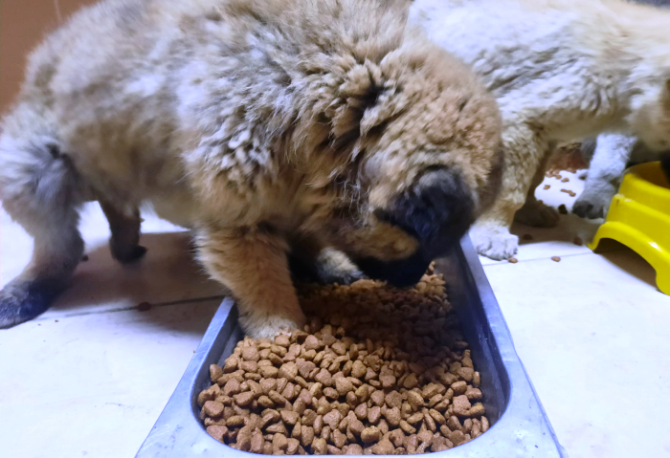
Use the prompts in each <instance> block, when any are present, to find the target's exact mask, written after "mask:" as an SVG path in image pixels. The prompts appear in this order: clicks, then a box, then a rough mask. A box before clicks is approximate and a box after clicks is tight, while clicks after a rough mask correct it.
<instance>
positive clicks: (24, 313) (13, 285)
mask: <svg viewBox="0 0 670 458" xmlns="http://www.w3.org/2000/svg"><path fill="white" fill-rule="evenodd" d="M62 290H63V284H62V283H61V282H56V281H51V280H38V281H34V282H26V281H21V282H10V283H9V284H8V285H7V286H5V287H4V288H3V289H2V291H1V292H0V329H6V328H11V327H12V326H15V325H17V324H20V323H23V322H24V321H28V320H31V319H33V318H35V317H36V316H38V315H41V314H42V313H44V312H45V311H46V310H47V309H48V308H49V307H50V306H51V305H52V304H53V303H54V301H55V300H56V298H57V297H58V295H59V294H60V293H61V291H62Z"/></svg>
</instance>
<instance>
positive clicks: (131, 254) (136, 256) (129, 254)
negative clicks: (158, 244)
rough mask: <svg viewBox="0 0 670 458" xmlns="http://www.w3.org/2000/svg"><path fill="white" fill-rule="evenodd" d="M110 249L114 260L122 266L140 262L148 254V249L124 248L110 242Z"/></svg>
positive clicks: (139, 247)
mask: <svg viewBox="0 0 670 458" xmlns="http://www.w3.org/2000/svg"><path fill="white" fill-rule="evenodd" d="M110 249H111V251H112V256H113V257H114V259H116V260H117V261H119V262H120V263H121V264H130V263H133V262H136V261H139V260H140V259H142V258H143V257H144V255H145V254H146V253H147V249H146V248H144V247H143V246H140V245H132V246H123V245H117V244H115V243H114V242H110Z"/></svg>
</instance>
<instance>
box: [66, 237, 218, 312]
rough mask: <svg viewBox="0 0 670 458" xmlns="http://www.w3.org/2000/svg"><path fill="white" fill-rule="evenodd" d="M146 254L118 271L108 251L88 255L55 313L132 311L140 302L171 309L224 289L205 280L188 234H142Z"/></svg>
mask: <svg viewBox="0 0 670 458" xmlns="http://www.w3.org/2000/svg"><path fill="white" fill-rule="evenodd" d="M140 243H141V244H142V245H143V246H145V247H146V248H147V250H148V251H147V254H146V255H145V256H144V258H142V259H141V260H139V261H138V262H137V263H134V264H130V265H121V264H119V263H118V262H116V261H115V260H113V259H112V257H111V254H110V252H109V248H108V247H107V245H106V244H105V245H100V246H94V247H91V248H90V249H89V250H87V256H88V261H86V262H82V263H80V265H79V267H78V268H77V271H76V272H75V274H74V277H73V279H72V283H71V286H70V288H69V289H68V290H66V291H65V292H64V293H63V295H62V296H61V297H60V298H59V299H58V301H57V302H56V304H55V305H54V306H53V308H54V309H55V310H59V311H76V310H78V309H82V308H84V307H86V308H88V309H91V308H92V310H91V311H95V308H96V307H97V306H101V307H102V306H105V308H112V309H115V308H131V307H133V306H137V305H139V304H140V303H143V302H149V303H151V304H165V303H174V302H178V301H186V300H193V299H199V298H209V297H216V296H222V295H223V294H224V290H223V287H222V286H221V285H220V284H219V283H217V282H215V281H213V280H210V279H208V278H207V276H206V275H205V273H204V271H203V269H202V267H201V266H200V265H199V264H198V263H197V262H196V261H195V259H194V256H193V253H194V250H193V246H192V244H191V241H190V236H189V233H188V232H169V233H151V234H143V235H142V239H141V242H140Z"/></svg>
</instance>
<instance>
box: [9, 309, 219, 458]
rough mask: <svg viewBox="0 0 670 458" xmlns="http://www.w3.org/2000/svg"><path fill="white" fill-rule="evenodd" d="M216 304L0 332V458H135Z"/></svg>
mask: <svg viewBox="0 0 670 458" xmlns="http://www.w3.org/2000/svg"><path fill="white" fill-rule="evenodd" d="M219 304H220V301H219V300H209V301H204V302H191V303H182V304H179V305H173V306H163V307H153V308H152V309H150V310H149V311H146V312H139V311H137V310H130V311H120V312H116V313H96V314H90V315H83V316H76V317H69V318H68V317H65V318H61V319H59V320H49V321H44V320H43V321H41V322H40V321H33V322H29V323H25V324H24V325H21V326H19V327H16V328H13V329H10V330H6V331H2V332H0V361H2V366H3V368H2V371H1V372H0V393H2V396H0V412H2V414H1V415H0V444H2V446H1V447H0V448H1V449H2V453H1V454H2V456H7V457H26V458H28V457H30V458H41V457H50V458H53V457H63V458H66V457H67V458H72V457H80V456H90V457H96V458H120V457H132V456H134V455H135V453H136V452H137V450H138V449H139V447H140V445H141V444H142V442H143V440H144V438H145V437H146V435H147V434H148V433H149V430H150V429H151V427H152V426H153V424H154V422H155V421H156V419H157V418H158V415H159V414H160V412H161V411H162V409H163V407H164V406H165V404H166V403H167V400H168V398H169V397H170V395H171V394H172V392H173V390H174V389H175V387H176V385H177V382H178V381H179V379H180V378H181V376H182V375H183V372H184V370H185V368H186V366H187V364H188V362H189V361H190V359H191V357H192V356H193V353H194V351H195V349H196V348H197V346H198V344H199V342H200V339H201V337H202V335H203V333H204V331H205V329H206V328H207V326H208V324H209V321H210V320H211V318H212V316H213V314H214V312H215V311H216V309H217V307H218V306H219Z"/></svg>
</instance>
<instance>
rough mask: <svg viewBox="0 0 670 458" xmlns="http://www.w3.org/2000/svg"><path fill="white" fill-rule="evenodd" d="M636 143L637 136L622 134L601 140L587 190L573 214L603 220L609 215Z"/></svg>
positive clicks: (577, 201)
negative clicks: (608, 212) (611, 203)
mask: <svg viewBox="0 0 670 458" xmlns="http://www.w3.org/2000/svg"><path fill="white" fill-rule="evenodd" d="M636 142H637V140H636V139H635V138H634V137H628V136H626V135H620V134H603V135H600V136H599V137H598V140H597V143H596V148H595V151H594V153H593V157H592V159H591V164H590V165H589V171H588V175H587V177H586V183H585V184H584V191H583V192H582V194H581V195H580V196H579V198H578V199H577V200H576V201H575V204H574V206H573V207H572V212H573V213H574V214H576V215H578V216H580V217H582V218H589V219H595V218H602V217H604V216H605V215H606V214H607V210H608V208H609V205H610V202H611V201H612V198H613V197H614V194H616V192H617V190H618V189H619V185H620V184H621V178H622V177H623V174H624V171H625V170H626V164H628V161H629V160H630V158H631V154H632V151H633V148H634V147H635V144H636Z"/></svg>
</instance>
